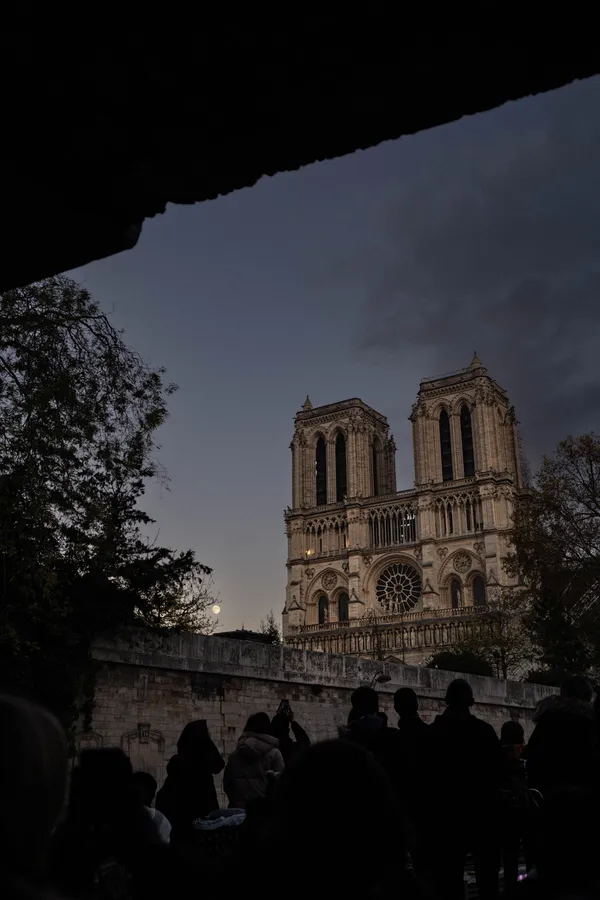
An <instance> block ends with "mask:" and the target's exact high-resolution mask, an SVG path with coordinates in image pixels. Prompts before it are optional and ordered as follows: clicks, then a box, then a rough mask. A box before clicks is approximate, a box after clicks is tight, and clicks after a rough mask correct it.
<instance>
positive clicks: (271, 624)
mask: <svg viewBox="0 0 600 900" xmlns="http://www.w3.org/2000/svg"><path fill="white" fill-rule="evenodd" d="M260 632H261V634H267V635H269V637H270V638H271V643H272V644H281V641H282V637H281V628H280V627H279V622H278V621H277V619H276V618H275V614H274V612H273V610H272V609H271V610H269V613H268V615H267V619H266V621H263V622H261V623H260Z"/></svg>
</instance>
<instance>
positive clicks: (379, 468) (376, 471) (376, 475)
mask: <svg viewBox="0 0 600 900" xmlns="http://www.w3.org/2000/svg"><path fill="white" fill-rule="evenodd" d="M370 447H371V493H372V495H373V497H380V496H381V495H382V494H385V489H384V481H385V471H384V470H385V466H384V458H383V441H382V440H381V437H380V435H379V434H377V432H376V431H375V432H373V435H372V437H371V440H370Z"/></svg>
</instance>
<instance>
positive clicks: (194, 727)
mask: <svg viewBox="0 0 600 900" xmlns="http://www.w3.org/2000/svg"><path fill="white" fill-rule="evenodd" d="M208 740H210V735H209V733H208V726H207V724H206V719H196V720H195V721H194V722H188V723H187V725H186V726H185V728H184V729H183V731H182V732H181V735H180V737H179V740H178V741H177V751H178V752H179V753H187V752H194V750H197V749H198V748H201V747H202V745H203V744H205V743H206V742H207V741H208Z"/></svg>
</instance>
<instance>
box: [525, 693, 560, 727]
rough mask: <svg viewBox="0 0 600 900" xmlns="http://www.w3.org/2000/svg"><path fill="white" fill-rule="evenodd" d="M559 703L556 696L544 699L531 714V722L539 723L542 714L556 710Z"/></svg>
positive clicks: (552, 695)
mask: <svg viewBox="0 0 600 900" xmlns="http://www.w3.org/2000/svg"><path fill="white" fill-rule="evenodd" d="M558 703H559V697H558V694H551V695H550V696H549V697H544V698H543V699H542V700H540V702H539V703H538V705H537V706H536V708H535V712H534V714H533V716H532V717H531V718H532V721H533V722H539V720H540V719H541V717H542V716H543V715H544V713H547V712H548V711H549V710H551V709H556V707H557V705H558Z"/></svg>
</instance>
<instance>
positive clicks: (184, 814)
mask: <svg viewBox="0 0 600 900" xmlns="http://www.w3.org/2000/svg"><path fill="white" fill-rule="evenodd" d="M224 766H225V763H224V761H223V758H222V757H221V754H220V753H219V751H218V750H217V748H216V746H215V745H214V743H213V741H212V740H211V737H210V734H209V732H208V727H207V724H206V720H205V719H197V720H196V721H195V722H188V724H187V725H186V726H185V728H184V729H183V731H182V732H181V737H180V738H179V740H178V741H177V753H176V754H175V756H172V757H171V759H170V760H169V763H168V765H167V778H166V781H165V783H164V785H163V787H162V788H161V790H160V791H159V792H158V794H157V795H156V808H157V809H158V810H159V811H160V812H161V813H162V814H163V815H164V816H165V817H166V818H167V819H168V821H169V822H170V823H171V828H172V831H171V841H172V842H174V843H178V842H187V841H188V840H189V839H190V835H191V834H192V823H193V822H194V820H195V819H202V818H204V817H205V816H207V815H209V813H211V812H214V811H215V810H216V809H218V807H219V802H218V800H217V792H216V790H215V782H214V776H215V775H218V774H219V772H221V771H222V770H223V767H224Z"/></svg>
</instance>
